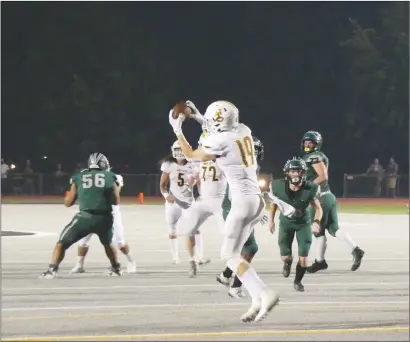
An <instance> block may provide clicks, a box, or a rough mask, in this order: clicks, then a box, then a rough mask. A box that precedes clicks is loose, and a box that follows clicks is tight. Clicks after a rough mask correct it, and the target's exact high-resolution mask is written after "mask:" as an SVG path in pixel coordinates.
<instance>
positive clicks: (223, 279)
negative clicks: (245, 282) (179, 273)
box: [216, 136, 268, 298]
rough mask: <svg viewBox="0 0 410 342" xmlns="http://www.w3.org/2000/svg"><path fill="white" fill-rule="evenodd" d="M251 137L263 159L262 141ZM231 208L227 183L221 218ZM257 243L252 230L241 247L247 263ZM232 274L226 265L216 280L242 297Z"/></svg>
mask: <svg viewBox="0 0 410 342" xmlns="http://www.w3.org/2000/svg"><path fill="white" fill-rule="evenodd" d="M252 138H253V146H254V149H255V156H256V160H257V161H258V162H260V161H261V160H263V156H264V153H265V152H264V146H263V144H262V142H261V141H260V140H259V139H258V138H257V137H255V136H253V137H252ZM259 170H260V166H259V165H258V173H259ZM230 210H231V200H230V196H229V184H228V185H227V186H226V192H225V197H224V199H223V202H222V214H223V219H224V220H226V218H227V216H228V214H229V212H230ZM267 219H268V217H267V215H265V216H264V217H263V218H262V220H261V223H262V224H265V223H266V222H267ZM258 249H259V247H258V244H257V242H256V239H255V232H254V231H253V232H252V233H251V235H250V236H249V238H248V240H246V242H245V244H244V246H243V248H242V253H241V255H242V257H243V258H244V259H245V260H246V261H248V262H249V263H250V262H251V261H252V259H253V257H254V256H255V254H256V253H257V252H258ZM232 276H233V272H232V270H231V269H230V268H229V267H226V268H225V270H224V271H223V272H221V274H220V275H218V276H217V278H216V280H217V281H218V282H219V283H221V284H222V285H225V286H227V287H229V291H228V295H229V296H230V297H232V298H241V297H244V294H243V292H242V282H241V281H240V280H239V278H238V277H237V276H235V278H234V279H233V281H232Z"/></svg>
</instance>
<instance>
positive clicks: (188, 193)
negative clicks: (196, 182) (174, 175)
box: [181, 184, 192, 197]
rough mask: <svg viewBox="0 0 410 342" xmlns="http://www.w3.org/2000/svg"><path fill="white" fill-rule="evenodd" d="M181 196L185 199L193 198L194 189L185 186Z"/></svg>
mask: <svg viewBox="0 0 410 342" xmlns="http://www.w3.org/2000/svg"><path fill="white" fill-rule="evenodd" d="M181 194H182V196H184V197H192V189H191V187H190V186H189V185H188V184H184V185H183V186H182V189H181Z"/></svg>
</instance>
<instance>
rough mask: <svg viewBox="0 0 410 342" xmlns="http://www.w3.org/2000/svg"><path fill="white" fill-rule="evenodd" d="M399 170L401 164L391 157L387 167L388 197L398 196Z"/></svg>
mask: <svg viewBox="0 0 410 342" xmlns="http://www.w3.org/2000/svg"><path fill="white" fill-rule="evenodd" d="M398 171H399V165H397V163H396V162H395V161H394V158H393V157H391V158H390V160H389V164H388V165H387V167H386V194H387V196H388V197H396V183H397V172H398Z"/></svg>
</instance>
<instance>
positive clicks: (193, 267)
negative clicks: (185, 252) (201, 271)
mask: <svg viewBox="0 0 410 342" xmlns="http://www.w3.org/2000/svg"><path fill="white" fill-rule="evenodd" d="M196 272H197V266H196V262H195V261H194V260H191V261H190V262H189V270H188V275H189V278H194V277H195V276H196Z"/></svg>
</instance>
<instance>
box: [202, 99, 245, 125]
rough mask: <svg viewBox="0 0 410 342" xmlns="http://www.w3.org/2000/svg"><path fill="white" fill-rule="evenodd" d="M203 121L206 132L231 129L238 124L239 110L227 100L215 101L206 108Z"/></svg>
mask: <svg viewBox="0 0 410 342" xmlns="http://www.w3.org/2000/svg"><path fill="white" fill-rule="evenodd" d="M204 121H205V122H206V123H205V130H206V131H207V132H210V133H220V132H224V131H231V130H233V129H235V128H237V127H238V125H239V110H238V108H236V106H235V105H233V104H232V103H230V102H228V101H216V102H213V103H211V104H210V105H209V106H208V108H207V109H206V112H205V115H204Z"/></svg>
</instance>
